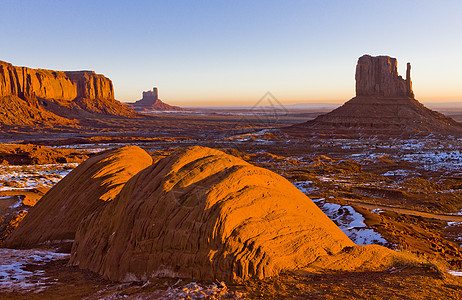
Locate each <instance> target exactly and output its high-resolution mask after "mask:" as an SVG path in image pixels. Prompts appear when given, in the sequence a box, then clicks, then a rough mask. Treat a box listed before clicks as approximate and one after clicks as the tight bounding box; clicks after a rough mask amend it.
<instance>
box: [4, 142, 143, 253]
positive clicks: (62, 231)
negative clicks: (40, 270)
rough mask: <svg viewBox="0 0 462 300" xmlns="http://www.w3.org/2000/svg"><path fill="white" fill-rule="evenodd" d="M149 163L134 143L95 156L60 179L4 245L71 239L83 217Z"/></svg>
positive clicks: (112, 196)
mask: <svg viewBox="0 0 462 300" xmlns="http://www.w3.org/2000/svg"><path fill="white" fill-rule="evenodd" d="M151 163H152V158H151V157H150V156H149V154H148V153H147V152H146V151H144V150H142V149H141V148H139V147H137V146H126V147H122V148H120V149H117V150H111V151H106V152H103V153H101V154H99V155H97V156H94V157H92V158H90V159H88V160H86V161H85V162H83V163H82V164H80V165H79V166H78V167H77V168H75V169H74V170H73V171H72V172H70V173H69V174H68V175H67V176H66V177H64V178H63V179H62V180H61V181H59V182H58V183H57V184H56V185H55V186H54V187H53V188H52V189H51V190H49V191H48V192H47V193H46V194H45V195H44V196H43V198H42V199H41V200H40V201H39V202H38V203H37V204H36V205H35V206H34V207H33V208H31V209H30V211H29V213H28V214H27V216H26V217H25V218H24V220H23V221H22V222H21V223H20V224H19V226H18V227H17V228H16V229H15V230H14V231H13V232H12V234H11V235H9V236H8V238H7V239H6V241H5V242H4V244H3V246H5V247H9V248H18V247H21V248H24V247H25V248H30V247H35V246H38V245H40V244H43V243H49V242H58V243H59V242H60V241H66V240H73V239H74V236H75V232H76V231H77V227H78V226H79V224H80V222H81V221H82V219H83V218H85V217H86V216H88V215H90V214H91V213H93V212H94V211H95V210H97V209H98V208H99V207H102V206H104V204H105V203H106V202H107V201H112V200H113V199H114V198H115V197H116V195H117V194H118V193H119V191H120V190H121V189H122V187H123V186H124V185H125V183H126V182H127V181H128V180H129V179H130V178H131V177H132V176H133V175H135V174H136V173H138V172H139V171H140V170H142V169H144V168H146V167H148V166H149V165H151Z"/></svg>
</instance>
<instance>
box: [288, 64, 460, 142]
mask: <svg viewBox="0 0 462 300" xmlns="http://www.w3.org/2000/svg"><path fill="white" fill-rule="evenodd" d="M307 129H309V130H310V134H318V133H322V134H330V133H334V134H335V133H341V134H357V133H367V134H386V135H389V134H393V135H396V134H405V135H409V134H410V135H413V134H417V133H418V134H429V133H438V134H462V125H461V124H459V123H458V122H456V121H454V120H453V119H451V118H449V117H446V116H444V115H442V114H440V113H438V112H436V111H432V110H430V109H428V108H426V107H425V106H423V105H422V104H421V103H419V101H417V100H416V99H414V92H413V91H412V82H411V64H410V63H408V64H407V70H406V79H403V78H402V77H401V76H399V75H398V71H397V63H396V59H395V58H391V57H388V56H377V57H372V56H370V55H364V56H362V57H361V58H359V60H358V64H357V66H356V97H354V98H353V99H351V100H350V101H348V102H346V103H345V104H343V105H342V106H341V107H339V108H337V109H335V110H333V111H332V112H330V113H327V114H324V115H320V116H319V117H317V118H316V119H314V120H311V121H308V122H306V123H303V124H297V125H294V126H291V127H289V128H287V129H285V130H286V131H287V132H288V133H292V134H297V135H299V134H303V132H305V133H306V130H307Z"/></svg>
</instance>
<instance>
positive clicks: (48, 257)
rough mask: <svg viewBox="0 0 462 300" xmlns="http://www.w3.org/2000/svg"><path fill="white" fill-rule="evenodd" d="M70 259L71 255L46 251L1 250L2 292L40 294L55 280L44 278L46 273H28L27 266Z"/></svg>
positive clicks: (41, 271)
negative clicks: (31, 292)
mask: <svg viewBox="0 0 462 300" xmlns="http://www.w3.org/2000/svg"><path fill="white" fill-rule="evenodd" d="M66 258H69V254H66V253H56V252H53V251H44V250H14V249H6V248H0V262H1V264H0V292H28V291H33V292H40V291H42V290H43V289H45V288H47V287H48V286H49V285H52V284H55V283H56V282H55V280H53V279H51V280H50V278H48V277H44V276H43V275H44V274H45V271H43V270H34V271H27V270H26V265H36V266H37V265H44V264H45V263H47V262H50V261H52V260H59V259H66Z"/></svg>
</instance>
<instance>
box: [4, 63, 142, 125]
mask: <svg viewBox="0 0 462 300" xmlns="http://www.w3.org/2000/svg"><path fill="white" fill-rule="evenodd" d="M0 104H1V105H0V122H1V123H3V124H7V125H27V124H31V123H37V122H39V123H40V122H50V123H53V122H56V123H63V122H64V123H73V121H71V120H70V119H72V118H76V117H77V118H78V117H79V115H82V114H88V113H90V114H91V113H96V114H111V115H120V116H133V115H135V113H134V112H132V111H131V110H130V109H128V108H126V107H125V106H124V105H122V104H121V103H120V102H118V101H117V100H115V99H114V89H113V86H112V82H111V80H109V79H108V78H106V77H104V76H103V75H99V74H96V73H95V72H93V71H69V72H64V71H53V70H44V69H31V68H27V67H16V66H13V65H12V64H10V63H6V62H3V61H0Z"/></svg>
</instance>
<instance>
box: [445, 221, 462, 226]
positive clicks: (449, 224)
mask: <svg viewBox="0 0 462 300" xmlns="http://www.w3.org/2000/svg"><path fill="white" fill-rule="evenodd" d="M450 226H462V222H448V227H450Z"/></svg>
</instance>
